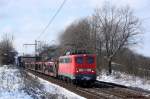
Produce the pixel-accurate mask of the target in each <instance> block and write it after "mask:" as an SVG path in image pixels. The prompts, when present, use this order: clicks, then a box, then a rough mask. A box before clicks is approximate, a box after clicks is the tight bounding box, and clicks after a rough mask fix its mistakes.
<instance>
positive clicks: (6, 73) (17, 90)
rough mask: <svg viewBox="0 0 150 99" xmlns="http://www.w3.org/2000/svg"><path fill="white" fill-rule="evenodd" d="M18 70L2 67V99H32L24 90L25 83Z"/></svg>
mask: <svg viewBox="0 0 150 99" xmlns="http://www.w3.org/2000/svg"><path fill="white" fill-rule="evenodd" d="M19 76H20V72H18V69H16V68H9V67H8V66H7V65H4V66H2V67H0V99H32V98H31V96H29V95H28V94H27V93H25V92H24V91H23V90H22V88H23V81H22V79H21V78H20V77H19Z"/></svg>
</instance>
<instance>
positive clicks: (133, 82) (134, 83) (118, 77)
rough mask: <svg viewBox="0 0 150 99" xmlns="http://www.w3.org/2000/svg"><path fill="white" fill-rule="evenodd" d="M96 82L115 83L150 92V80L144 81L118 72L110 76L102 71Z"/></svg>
mask: <svg viewBox="0 0 150 99" xmlns="http://www.w3.org/2000/svg"><path fill="white" fill-rule="evenodd" d="M97 80H99V81H104V82H111V83H116V84H120V85H125V86H129V87H136V88H142V89H145V90H148V91H150V80H146V79H144V78H140V77H136V76H132V75H129V74H126V73H122V72H118V71H113V73H112V75H106V71H105V70H103V71H102V72H101V75H99V76H98V77H97Z"/></svg>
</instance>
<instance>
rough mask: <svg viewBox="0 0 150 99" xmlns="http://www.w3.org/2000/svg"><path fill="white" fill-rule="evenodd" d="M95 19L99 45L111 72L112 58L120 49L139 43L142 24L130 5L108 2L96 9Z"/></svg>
mask: <svg viewBox="0 0 150 99" xmlns="http://www.w3.org/2000/svg"><path fill="white" fill-rule="evenodd" d="M93 19H94V20H93V21H94V22H93V23H96V24H95V27H96V36H97V38H98V42H99V45H97V47H98V48H99V50H102V51H103V53H104V57H105V59H106V60H107V63H108V68H109V74H111V72H112V68H111V62H112V59H113V58H114V56H115V55H116V54H117V53H118V52H119V50H120V49H122V48H126V47H129V46H130V45H132V44H136V43H137V36H138V34H140V33H141V30H140V26H141V24H140V21H139V20H138V18H137V17H136V16H134V14H133V11H132V10H131V9H130V8H129V7H123V8H116V7H114V6H111V7H110V6H108V5H107V4H105V5H104V6H103V7H102V8H98V9H96V10H95V13H94V15H93Z"/></svg>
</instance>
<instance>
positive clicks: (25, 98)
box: [0, 65, 85, 99]
mask: <svg viewBox="0 0 150 99" xmlns="http://www.w3.org/2000/svg"><path fill="white" fill-rule="evenodd" d="M0 99H85V98H84V97H81V96H79V95H77V94H75V93H73V92H70V91H68V90H67V89H65V88H62V87H60V86H58V85H55V84H52V83H49V82H47V81H45V80H43V79H41V78H38V77H34V76H33V75H32V74H29V75H28V74H26V72H23V71H21V70H19V69H17V68H15V67H13V66H6V65H5V66H2V67H1V66H0Z"/></svg>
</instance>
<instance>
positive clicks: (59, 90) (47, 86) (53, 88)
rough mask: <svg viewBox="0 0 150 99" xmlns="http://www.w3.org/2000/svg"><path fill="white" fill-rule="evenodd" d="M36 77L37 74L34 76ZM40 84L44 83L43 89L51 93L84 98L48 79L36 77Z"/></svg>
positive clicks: (72, 98) (66, 97)
mask: <svg viewBox="0 0 150 99" xmlns="http://www.w3.org/2000/svg"><path fill="white" fill-rule="evenodd" d="M28 74H29V75H30V76H32V77H35V75H33V74H31V73H28ZM36 77H37V76H36ZM37 78H38V80H39V81H40V83H41V84H43V85H44V91H47V92H51V93H52V94H58V95H60V96H65V97H64V98H65V99H86V98H84V97H81V96H79V95H77V94H75V93H73V92H70V91H68V90H67V89H65V88H63V87H61V86H59V85H55V84H53V83H51V82H49V81H46V80H43V79H42V78H40V77H37Z"/></svg>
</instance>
